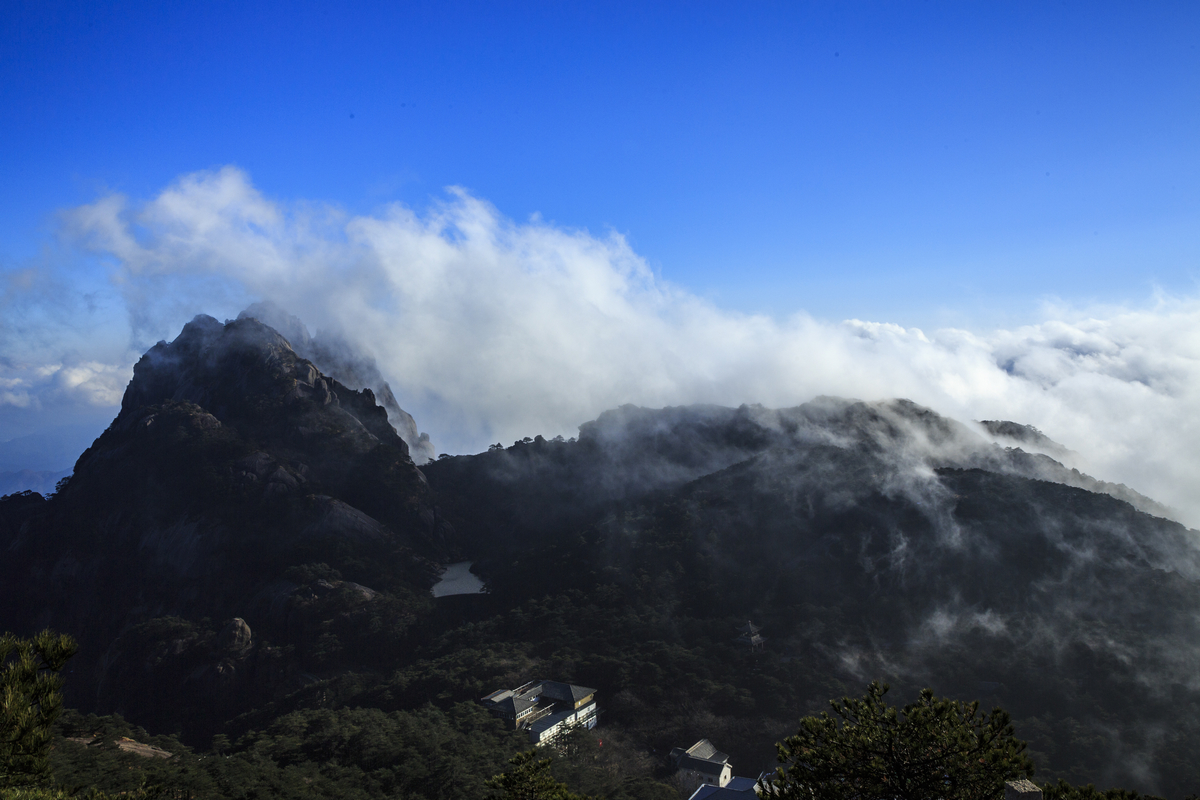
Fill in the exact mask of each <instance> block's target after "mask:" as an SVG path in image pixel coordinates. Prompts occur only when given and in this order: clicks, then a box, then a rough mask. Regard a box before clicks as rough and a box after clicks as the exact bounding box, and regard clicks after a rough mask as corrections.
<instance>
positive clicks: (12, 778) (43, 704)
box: [0, 630, 76, 788]
mask: <svg viewBox="0 0 1200 800" xmlns="http://www.w3.org/2000/svg"><path fill="white" fill-rule="evenodd" d="M75 650H76V646H75V642H74V640H73V639H71V637H70V636H67V635H65V634H55V633H52V632H51V631H49V630H44V631H42V632H41V633H39V634H37V635H36V636H34V637H33V638H32V639H22V638H19V637H17V636H14V635H13V634H11V633H6V634H4V636H2V637H0V788H8V787H20V786H35V785H38V784H41V783H44V782H46V781H48V780H49V777H50V758H49V755H50V743H51V740H52V738H53V735H54V731H53V725H54V720H55V719H57V718H58V715H59V713H60V712H61V711H62V683H63V682H62V677H61V676H60V675H59V671H60V670H61V669H62V668H63V666H64V665H66V663H67V660H68V659H69V658H70V657H71V656H73V655H74V654H75Z"/></svg>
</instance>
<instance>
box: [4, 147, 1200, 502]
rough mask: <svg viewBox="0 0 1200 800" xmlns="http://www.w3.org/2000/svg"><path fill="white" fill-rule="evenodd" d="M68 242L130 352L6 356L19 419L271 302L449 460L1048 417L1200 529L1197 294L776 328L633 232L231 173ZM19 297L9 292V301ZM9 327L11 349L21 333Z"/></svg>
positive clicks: (187, 184) (1070, 443)
mask: <svg viewBox="0 0 1200 800" xmlns="http://www.w3.org/2000/svg"><path fill="white" fill-rule="evenodd" d="M62 234H63V236H64V238H65V240H66V241H67V242H68V243H69V244H70V246H71V247H73V248H76V249H77V251H78V252H80V253H83V254H86V258H85V259H84V261H81V263H85V262H86V263H88V264H92V265H100V266H102V267H103V268H104V269H106V270H107V271H108V275H109V280H110V281H111V283H110V287H111V288H110V289H109V290H108V291H109V292H110V293H111V294H112V296H113V297H114V298H118V299H119V302H118V303H115V306H119V307H120V308H122V309H123V311H124V313H125V314H126V315H127V319H126V322H125V324H126V326H127V328H126V330H127V332H128V335H129V337H130V338H129V342H131V344H129V345H128V347H127V349H126V350H125V351H124V355H123V356H122V357H121V358H111V357H110V358H108V359H107V360H105V359H101V358H97V357H93V356H89V355H88V354H87V353H86V352H82V351H80V349H79V347H78V346H76V347H75V349H74V350H73V351H72V353H73V355H72V358H74V361H72V362H71V363H70V364H68V363H67V362H66V361H64V357H63V356H61V355H59V356H57V357H55V355H54V353H53V352H52V351H51V350H47V349H46V348H42V349H41V350H39V351H38V352H40V353H42V354H43V360H42V362H41V363H35V362H36V358H32V357H30V359H26V362H21V363H18V362H17V361H15V360H13V359H8V360H7V361H0V413H2V412H3V409H4V408H6V407H14V406H18V405H20V404H21V403H26V404H28V403H36V402H37V398H38V396H39V393H46V392H52V391H53V392H59V393H64V392H65V393H73V394H72V396H73V397H75V398H76V399H77V400H78V402H80V403H91V404H102V403H111V402H114V401H115V400H116V399H117V393H118V391H119V390H118V388H117V387H118V386H119V385H120V384H121V383H122V381H123V380H125V379H127V378H128V376H129V374H130V367H131V364H132V361H133V359H135V358H136V355H137V354H138V352H140V350H141V349H144V348H145V347H147V346H148V345H150V344H152V343H153V342H154V341H156V340H157V339H160V338H167V339H169V338H173V337H174V336H175V335H176V334H177V333H178V331H179V328H180V327H181V326H182V324H183V323H184V322H186V321H187V320H188V319H190V318H191V316H193V315H194V314H196V313H201V312H205V313H211V314H213V315H214V316H221V315H222V314H225V315H227V316H234V315H235V314H236V312H237V311H238V310H240V308H241V307H244V306H245V305H247V304H248V303H249V302H251V301H253V300H257V299H270V300H273V301H274V302H276V303H278V304H279V305H281V306H282V307H284V308H286V309H287V310H288V311H290V312H291V313H293V314H296V315H297V316H299V317H300V318H301V319H304V320H305V321H306V322H307V323H308V325H309V326H310V327H312V328H314V329H316V330H322V329H324V330H330V331H336V332H338V333H339V334H340V335H342V336H343V337H345V338H346V339H347V340H349V341H350V342H352V343H354V344H357V345H358V346H359V347H361V348H362V349H363V350H364V351H365V352H367V353H369V354H371V355H373V356H374V357H375V358H376V359H378V362H379V366H380V369H381V370H382V372H383V373H384V375H385V376H386V377H387V378H388V379H389V381H390V382H391V385H392V387H393V389H395V391H396V394H397V397H398V398H399V401H400V404H401V405H402V406H403V407H405V408H406V409H407V410H408V411H410V412H411V413H412V414H413V415H414V416H415V417H416V419H417V422H418V424H419V425H420V427H421V429H422V430H427V431H429V432H430V434H431V435H432V437H433V440H434V442H435V444H437V446H438V449H439V450H440V451H443V452H475V451H478V450H481V449H484V448H485V447H486V446H487V445H488V444H489V443H492V442H497V441H499V442H503V443H505V444H508V443H510V442H511V441H513V440H515V439H518V438H521V437H524V436H532V435H534V434H538V433H541V434H543V435H547V436H551V435H554V434H564V435H568V436H569V435H572V434H573V433H574V432H575V429H576V427H577V426H578V424H579V423H581V422H583V421H585V420H588V419H591V418H594V417H595V416H596V415H597V414H598V413H599V412H600V411H603V410H604V409H607V408H611V407H614V406H617V405H620V404H622V403H635V404H639V405H646V406H663V405H678V404H686V403H719V404H726V405H738V404H741V403H762V404H764V405H767V406H791V405H796V404H798V403H801V402H804V401H807V400H809V399H811V398H812V397H814V396H816V395H821V394H832V395H840V396H846V397H857V398H862V399H868V400H870V399H879V398H885V397H907V398H910V399H912V400H914V401H916V402H918V403H922V404H925V405H928V406H930V407H932V408H934V409H935V410H937V411H939V412H941V413H943V414H946V415H949V416H953V417H956V418H958V419H962V420H970V419H1011V420H1017V421H1020V422H1024V423H1029V424H1032V425H1035V426H1036V427H1038V428H1040V429H1042V430H1043V431H1045V432H1046V433H1047V434H1048V435H1049V436H1051V437H1052V438H1054V439H1056V440H1057V441H1059V442H1061V443H1062V444H1064V445H1066V446H1067V447H1069V448H1071V449H1072V450H1075V451H1077V452H1078V453H1079V454H1080V455H1081V456H1082V457H1083V459H1084V461H1083V463H1081V464H1080V467H1081V468H1086V469H1087V470H1088V471H1090V472H1092V473H1093V474H1095V475H1096V476H1097V477H1100V478H1103V479H1106V480H1112V481H1120V482H1124V483H1127V484H1129V485H1130V486H1132V487H1133V488H1135V489H1137V490H1139V491H1141V492H1143V493H1145V494H1148V495H1150V496H1152V497H1154V498H1156V499H1158V500H1161V501H1162V502H1165V503H1167V504H1169V505H1172V506H1174V507H1176V508H1178V509H1180V510H1181V511H1182V513H1183V517H1184V521H1186V522H1189V523H1190V524H1193V525H1195V524H1197V523H1198V522H1200V499H1198V498H1200V493H1196V492H1194V490H1193V487H1194V486H1195V485H1196V479H1197V477H1200V422H1198V421H1197V418H1196V417H1197V415H1196V409H1197V408H1200V302H1198V301H1197V300H1194V299H1184V300H1180V299H1159V300H1158V301H1156V303H1155V304H1154V305H1153V306H1152V307H1149V308H1141V309H1110V310H1108V311H1106V312H1104V313H1093V314H1090V315H1089V314H1086V313H1084V312H1080V311H1077V310H1072V309H1057V310H1052V311H1050V312H1048V313H1047V315H1046V317H1047V318H1045V319H1044V320H1043V321H1042V322H1040V323H1037V324H1033V325H1028V326H1024V327H1020V328H1015V329H1012V330H996V331H966V330H961V329H944V330H938V331H933V332H923V331H921V330H918V329H916V328H905V327H901V326H898V325H895V324H890V323H881V322H868V321H861V320H846V321H843V322H840V323H830V322H825V321H821V320H818V319H814V318H813V317H811V316H809V315H807V314H805V313H802V312H800V313H797V314H795V315H794V316H792V317H790V318H788V319H785V320H778V319H774V318H771V317H767V316H756V315H746V314H739V313H733V312H730V311H727V310H722V309H720V308H718V307H716V306H715V305H713V304H712V303H709V302H707V301H705V300H703V299H701V298H699V297H697V296H695V295H694V294H692V293H689V292H688V291H686V290H684V289H682V288H680V287H677V286H674V285H672V284H671V283H669V282H667V281H664V280H662V279H661V278H660V277H658V276H656V275H655V274H654V273H653V272H652V270H650V269H649V268H648V266H647V265H646V263H645V261H644V260H643V259H642V258H641V257H639V256H638V254H637V253H635V252H634V251H633V250H632V249H631V248H630V246H629V245H628V243H627V242H626V241H625V239H624V238H623V237H621V236H620V235H618V234H616V233H610V234H608V235H605V236H597V235H593V234H591V233H589V232H587V231H582V230H572V229H567V228H563V227H560V226H556V225H552V224H547V223H545V222H542V221H540V220H538V219H536V218H534V219H531V220H530V221H528V222H514V221H512V220H510V219H506V218H505V217H504V216H502V215H501V214H500V213H498V212H497V210H496V209H495V208H493V207H492V206H490V205H489V204H488V203H486V202H484V201H482V200H480V199H478V198H476V197H473V196H472V195H471V194H469V193H468V192H466V191H464V190H461V189H451V190H450V191H449V193H448V196H447V198H446V199H445V200H444V202H442V203H441V204H440V205H437V206H435V207H433V208H432V209H431V210H429V211H428V212H425V213H422V214H417V213H415V212H413V211H412V210H411V209H408V208H406V207H404V206H400V205H395V206H391V207H388V208H386V209H384V210H382V211H381V212H379V213H377V214H373V215H364V216H352V215H347V214H344V213H342V212H340V211H338V210H336V209H331V208H326V207H320V206H314V205H310V204H303V203H282V202H277V201H274V200H271V199H269V198H267V197H264V195H263V194H262V193H261V192H259V191H258V190H257V189H256V188H255V187H254V186H253V185H252V183H251V181H250V180H249V178H248V177H247V176H246V174H245V173H243V172H241V171H240V170H238V169H236V168H233V167H226V168H224V169H221V170H219V171H215V172H202V173H195V174H191V175H187V176H184V177H182V178H181V179H179V180H178V181H177V182H176V183H175V184H173V185H172V186H170V187H168V188H167V189H165V190H164V191H163V192H162V193H161V194H159V195H158V196H157V197H155V198H154V199H152V200H150V201H148V202H140V203H135V202H131V201H130V200H128V199H127V198H125V197H122V196H120V195H110V196H106V197H102V198H100V199H99V200H97V201H96V202H95V203H92V204H89V205H85V206H82V207H78V208H74V209H71V210H68V211H66V212H64V214H63V217H62ZM81 258H84V257H83V256H81ZM80 269H83V267H80ZM764 290H769V287H764ZM22 291H23V289H22V288H21V287H20V286H17V285H16V284H15V283H14V281H12V280H10V283H9V285H8V286H7V287H6V289H5V292H6V298H8V299H6V300H5V303H6V304H7V303H10V302H12V298H13V297H17V296H19V295H20V293H21V292H22ZM3 324H4V325H5V326H6V327H5V328H3V329H0V332H2V334H0V335H3V336H5V337H6V338H5V346H6V347H8V346H9V341H10V340H13V339H14V336H15V335H16V334H15V333H14V329H13V328H12V326H11V325H10V324H9V323H7V322H5V323H3ZM97 324H99V323H97ZM84 350H86V348H84ZM110 350H111V348H110ZM31 359H32V360H31ZM55 365H57V366H55ZM46 370H50V372H48V373H46V374H45V375H43V374H42V373H43V372H45V371H46ZM5 404H8V406H5Z"/></svg>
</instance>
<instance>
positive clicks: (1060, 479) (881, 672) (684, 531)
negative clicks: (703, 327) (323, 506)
mask: <svg viewBox="0 0 1200 800" xmlns="http://www.w3.org/2000/svg"><path fill="white" fill-rule="evenodd" d="M1015 427H1018V428H1021V427H1023V426H1015ZM990 433H991V432H990V431H988V430H987V429H986V428H985V430H984V431H982V432H979V430H978V429H977V428H973V427H969V426H966V425H962V424H959V423H957V422H954V421H952V420H948V419H945V418H943V417H940V416H939V415H937V414H935V413H934V412H932V411H929V410H928V409H924V408H921V407H919V406H916V405H914V404H912V403H910V402H907V401H903V400H897V401H887V402H880V403H861V402H854V401H846V400H840V399H835V398H819V399H817V400H815V401H813V402H811V403H808V404H805V405H803V406H799V407H797V408H792V409H783V410H770V409H763V408H757V407H742V408H739V409H729V408H717V407H708V406H701V407H689V408H669V409H662V410H657V411H656V410H648V409H641V408H634V407H623V408H621V409H617V410H615V411H611V412H606V413H605V414H603V415H601V417H600V418H599V419H597V420H596V421H595V422H592V423H588V424H586V425H584V426H582V427H581V429H580V436H579V440H578V442H573V443H572V442H553V441H546V440H532V441H529V442H524V443H517V444H515V445H514V446H513V447H511V448H508V449H507V450H494V451H492V452H489V453H484V454H481V455H477V456H472V457H462V458H454V459H444V460H441V461H439V462H437V463H436V464H431V465H429V466H428V467H427V468H426V470H425V471H426V474H427V476H428V477H429V480H430V484H431V486H433V488H434V489H435V491H436V492H437V496H438V502H439V504H440V505H441V507H442V508H443V511H444V513H446V514H447V515H448V516H449V517H450V518H451V519H452V520H453V522H454V524H455V526H456V529H457V530H458V531H459V534H460V535H461V536H462V537H463V539H464V541H465V542H466V543H467V544H466V545H465V546H466V548H467V549H468V550H470V551H472V552H473V553H474V554H475V555H476V557H478V558H480V560H481V563H479V565H478V567H477V569H478V570H479V571H480V573H481V574H482V575H483V576H484V577H485V579H486V580H487V581H488V583H489V587H490V589H491V591H492V592H494V593H495V594H496V595H497V596H501V597H504V596H507V597H511V598H514V600H515V598H518V597H521V596H522V595H527V594H528V593H529V592H530V591H531V586H537V587H538V588H539V590H541V591H568V590H569V589H570V588H572V587H573V588H576V589H580V588H583V587H597V589H598V588H599V587H602V586H604V585H607V584H616V585H618V586H621V587H623V590H624V591H628V592H630V593H634V594H638V593H641V594H647V595H649V597H650V598H652V599H651V600H650V601H649V603H650V605H652V606H653V607H655V608H657V609H660V610H662V613H664V614H666V615H668V616H669V617H671V618H673V619H675V620H677V621H678V624H679V625H680V626H681V627H682V626H686V625H687V624H688V623H687V621H688V620H728V623H727V626H728V630H729V631H731V632H732V631H733V621H734V620H742V621H743V623H744V620H746V619H753V620H754V621H755V622H756V623H759V624H761V625H763V626H764V629H765V633H766V635H767V636H768V637H769V638H770V645H769V647H770V649H773V650H774V651H775V652H776V653H778V654H780V655H781V656H783V657H785V658H794V659H797V660H801V661H807V662H809V663H820V664H822V665H823V667H821V668H820V669H823V670H825V671H827V673H830V674H836V675H840V676H843V677H845V678H849V679H853V680H855V681H864V682H865V681H867V680H870V679H871V678H874V677H880V676H885V677H887V678H888V679H890V680H891V681H892V682H893V683H894V684H898V685H901V686H907V687H909V688H915V687H918V686H921V685H932V686H935V687H937V688H938V689H939V690H941V691H946V692H950V693H954V694H957V695H958V696H961V697H964V698H967V699H971V698H976V697H979V698H981V699H983V700H984V702H985V705H986V704H989V703H991V702H997V701H1000V702H1002V703H1003V705H1004V707H1005V708H1008V709H1010V710H1012V711H1013V712H1014V713H1015V714H1016V715H1017V716H1018V717H1019V718H1020V719H1021V720H1023V723H1022V724H1019V725H1018V733H1020V734H1022V735H1025V736H1027V737H1029V738H1030V739H1031V740H1032V746H1033V748H1034V751H1035V753H1036V754H1037V757H1038V760H1039V762H1040V763H1041V764H1042V766H1043V768H1045V767H1046V766H1050V767H1051V768H1052V770H1054V771H1056V774H1060V775H1061V774H1065V775H1068V776H1070V777H1073V778H1074V779H1075V780H1084V779H1086V780H1089V781H1090V780H1095V781H1100V782H1104V781H1112V782H1115V783H1118V784H1121V783H1124V784H1125V785H1140V786H1143V787H1146V786H1150V787H1157V788H1164V787H1171V790H1172V791H1174V790H1178V789H1181V788H1183V787H1185V786H1187V785H1191V784H1190V782H1192V781H1196V780H1200V772H1197V770H1196V769H1195V768H1193V767H1190V766H1189V767H1186V768H1185V767H1183V766H1181V765H1182V764H1184V763H1187V757H1186V756H1185V755H1184V754H1185V753H1186V752H1187V748H1189V747H1191V746H1193V745H1194V744H1195V743H1196V742H1197V740H1198V739H1200V726H1198V725H1197V721H1196V719H1195V715H1189V714H1186V713H1185V714H1181V713H1180V711H1179V709H1180V708H1181V706H1180V705H1179V703H1180V702H1181V701H1184V700H1185V699H1186V703H1187V704H1191V706H1190V707H1194V704H1195V703H1196V702H1197V700H1198V699H1200V678H1198V677H1197V674H1196V672H1195V669H1194V665H1195V664H1196V663H1200V623H1198V617H1197V615H1196V614H1195V609H1197V608H1200V549H1198V547H1197V545H1198V544H1200V538H1198V537H1197V534H1196V532H1195V531H1191V530H1188V529H1186V528H1184V527H1183V526H1181V525H1179V524H1178V523H1175V522H1173V521H1171V520H1169V519H1165V518H1161V517H1155V516H1151V515H1150V514H1147V513H1144V512H1143V511H1139V510H1138V509H1137V508H1135V507H1134V506H1133V505H1130V502H1126V501H1125V500H1126V499H1127V500H1129V501H1132V502H1135V503H1137V504H1138V505H1140V506H1141V507H1142V508H1146V509H1151V510H1155V511H1158V510H1161V507H1159V506H1157V504H1155V503H1154V502H1153V501H1151V500H1149V499H1148V498H1145V497H1142V496H1140V495H1137V494H1136V493H1134V492H1132V491H1131V490H1129V489H1128V488H1127V487H1124V486H1115V485H1112V484H1106V483H1103V482H1100V481H1096V480H1094V479H1092V478H1090V477H1088V476H1086V475H1083V474H1081V473H1079V472H1077V471H1075V470H1071V469H1067V468H1066V467H1064V466H1063V465H1061V464H1060V463H1058V462H1057V461H1054V460H1053V459H1051V458H1049V457H1048V456H1046V455H1042V454H1030V453H1026V452H1024V451H1022V450H1020V449H1016V448H1005V447H1003V446H1000V445H997V444H993V443H992V441H991V439H990V438H989V437H987V436H986V434H990ZM1006 438H1011V437H1006ZM1049 444H1050V445H1053V443H1052V442H1051V443H1049ZM1039 445H1040V446H1041V447H1042V448H1043V449H1045V448H1046V446H1047V443H1046V442H1039ZM468 498H469V500H468ZM1118 498H1123V499H1118ZM584 591H587V589H586V588H585V589H584ZM731 636H732V633H731ZM981 687H982V688H981ZM1071 726H1075V727H1074V728H1071ZM1081 731H1086V735H1084V734H1081V733H1080V732H1081ZM1084 739H1087V740H1088V741H1089V742H1090V744H1087V745H1084V744H1082V741H1083V740H1084ZM1135 754H1136V755H1135ZM1085 765H1089V766H1085ZM1072 769H1074V770H1076V771H1075V772H1073V773H1072V771H1071V770H1072ZM1164 790H1165V789H1164Z"/></svg>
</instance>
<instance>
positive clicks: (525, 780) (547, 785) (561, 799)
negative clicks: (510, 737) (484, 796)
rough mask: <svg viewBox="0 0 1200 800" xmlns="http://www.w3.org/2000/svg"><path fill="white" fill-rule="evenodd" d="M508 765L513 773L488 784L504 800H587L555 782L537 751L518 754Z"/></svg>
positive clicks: (564, 785)
mask: <svg viewBox="0 0 1200 800" xmlns="http://www.w3.org/2000/svg"><path fill="white" fill-rule="evenodd" d="M508 763H510V764H512V766H513V768H512V769H510V770H509V771H508V772H501V773H500V774H499V775H496V776H495V777H493V778H491V779H489V780H488V782H487V786H488V788H489V789H495V790H497V791H499V792H501V794H500V798H501V800H587V798H585V797H583V796H581V795H577V794H574V793H573V792H571V791H570V790H568V789H567V785H566V784H565V783H559V782H558V781H556V780H554V776H553V775H551V774H550V759H548V758H542V759H539V758H538V753H537V750H527V751H526V752H524V753H518V754H517V755H515V756H513V758H512V760H511V761H509V762H508Z"/></svg>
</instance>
